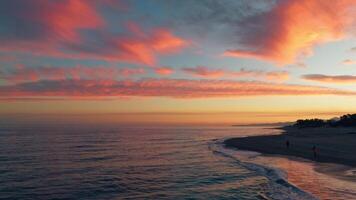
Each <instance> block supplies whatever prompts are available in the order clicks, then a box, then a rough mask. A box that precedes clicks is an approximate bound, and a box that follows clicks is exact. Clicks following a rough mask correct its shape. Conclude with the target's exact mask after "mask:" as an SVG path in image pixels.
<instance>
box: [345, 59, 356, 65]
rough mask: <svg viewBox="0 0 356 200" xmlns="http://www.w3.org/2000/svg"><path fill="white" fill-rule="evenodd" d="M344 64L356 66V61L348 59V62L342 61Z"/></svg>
mask: <svg viewBox="0 0 356 200" xmlns="http://www.w3.org/2000/svg"><path fill="white" fill-rule="evenodd" d="M342 64H344V65H355V64H356V61H355V60H351V59H346V60H344V61H342Z"/></svg>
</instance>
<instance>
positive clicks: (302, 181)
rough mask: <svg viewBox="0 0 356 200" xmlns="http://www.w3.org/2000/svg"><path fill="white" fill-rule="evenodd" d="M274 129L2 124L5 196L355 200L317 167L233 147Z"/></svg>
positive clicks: (345, 185)
mask: <svg viewBox="0 0 356 200" xmlns="http://www.w3.org/2000/svg"><path fill="white" fill-rule="evenodd" d="M279 133H280V130H278V129H273V128H272V127H258V126H256V127H253V126H250V127H197V126H194V127H182V126H180V127H174V126H164V127H163V126H162V127H154V126H150V127H149V126H120V125H106V126H102V125H98V126H95V125H88V126H85V125H78V126H73V125H68V126H63V125H61V126H47V127H44V126H29V125H27V126H22V127H15V126H12V127H11V126H3V127H2V128H1V129H0V199H21V200H25V199H85V200H90V199H100V200H103V199H241V200H244V199H246V200H247V199H251V200H253V199H256V200H257V199H283V200H286V199H302V200H307V199H356V187H355V183H353V182H350V181H344V180H339V179H336V178H334V177H331V176H328V175H325V174H321V173H318V172H317V171H316V170H315V169H314V168H315V164H314V163H311V162H308V161H300V160H293V159H288V158H282V157H267V156H262V155H259V154H257V153H253V152H245V151H236V150H232V149H226V148H225V147H224V146H223V144H222V141H223V140H224V139H225V138H230V137H245V136H250V135H261V134H279Z"/></svg>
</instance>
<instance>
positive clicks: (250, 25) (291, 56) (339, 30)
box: [224, 0, 356, 65]
mask: <svg viewBox="0 0 356 200" xmlns="http://www.w3.org/2000/svg"><path fill="white" fill-rule="evenodd" d="M355 6H356V2H355V1H353V0H340V1H332V2H330V1H325V0H313V1H310V0H300V1H294V0H285V1H279V2H278V3H277V4H276V6H275V7H274V8H273V9H272V10H271V11H269V12H267V13H263V14H261V15H260V16H257V17H256V16H255V17H252V18H251V19H250V21H247V22H246V24H245V26H246V27H245V30H244V31H245V32H243V35H242V39H241V41H242V44H243V46H244V48H238V49H230V50H227V51H226V52H225V53H224V55H225V56H236V57H246V58H256V59H262V60H268V61H273V62H275V63H277V64H279V65H285V64H292V63H294V62H295V61H296V60H297V59H298V58H300V57H305V56H308V55H311V54H312V53H313V48H314V47H315V46H316V45H319V44H322V43H325V42H331V41H335V40H339V39H342V38H345V37H347V36H348V34H349V32H350V29H352V27H353V26H354V23H355V18H356V14H355V12H354V9H355Z"/></svg>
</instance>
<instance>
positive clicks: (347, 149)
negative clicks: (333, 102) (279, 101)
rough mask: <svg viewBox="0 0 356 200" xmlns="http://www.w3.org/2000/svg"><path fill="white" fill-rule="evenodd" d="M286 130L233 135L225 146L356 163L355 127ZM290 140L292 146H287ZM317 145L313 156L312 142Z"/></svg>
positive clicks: (354, 165) (349, 163)
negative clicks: (248, 135) (250, 134)
mask: <svg viewBox="0 0 356 200" xmlns="http://www.w3.org/2000/svg"><path fill="white" fill-rule="evenodd" d="M282 129H283V130H284V133H283V134H280V135H270V136H253V137H245V138H232V139H227V140H225V141H224V143H225V145H226V147H229V148H237V149H241V150H249V151H256V152H260V153H263V154H272V155H273V154H278V155H286V156H296V157H300V158H304V159H309V160H313V161H317V162H323V163H336V164H342V165H347V166H351V167H356V128H331V127H323V128H302V129H299V128H295V127H283V128H282ZM287 140H289V142H290V146H289V148H287V147H286V141H287ZM314 145H315V146H316V147H317V156H316V158H314V153H313V150H312V148H313V146H314Z"/></svg>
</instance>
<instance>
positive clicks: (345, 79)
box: [302, 74, 356, 84]
mask: <svg viewBox="0 0 356 200" xmlns="http://www.w3.org/2000/svg"><path fill="white" fill-rule="evenodd" d="M302 78H303V79H304V80H308V81H316V82H322V83H338V84H352V83H356V76H352V75H334V76H331V75H323V74H307V75H304V76H302Z"/></svg>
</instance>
